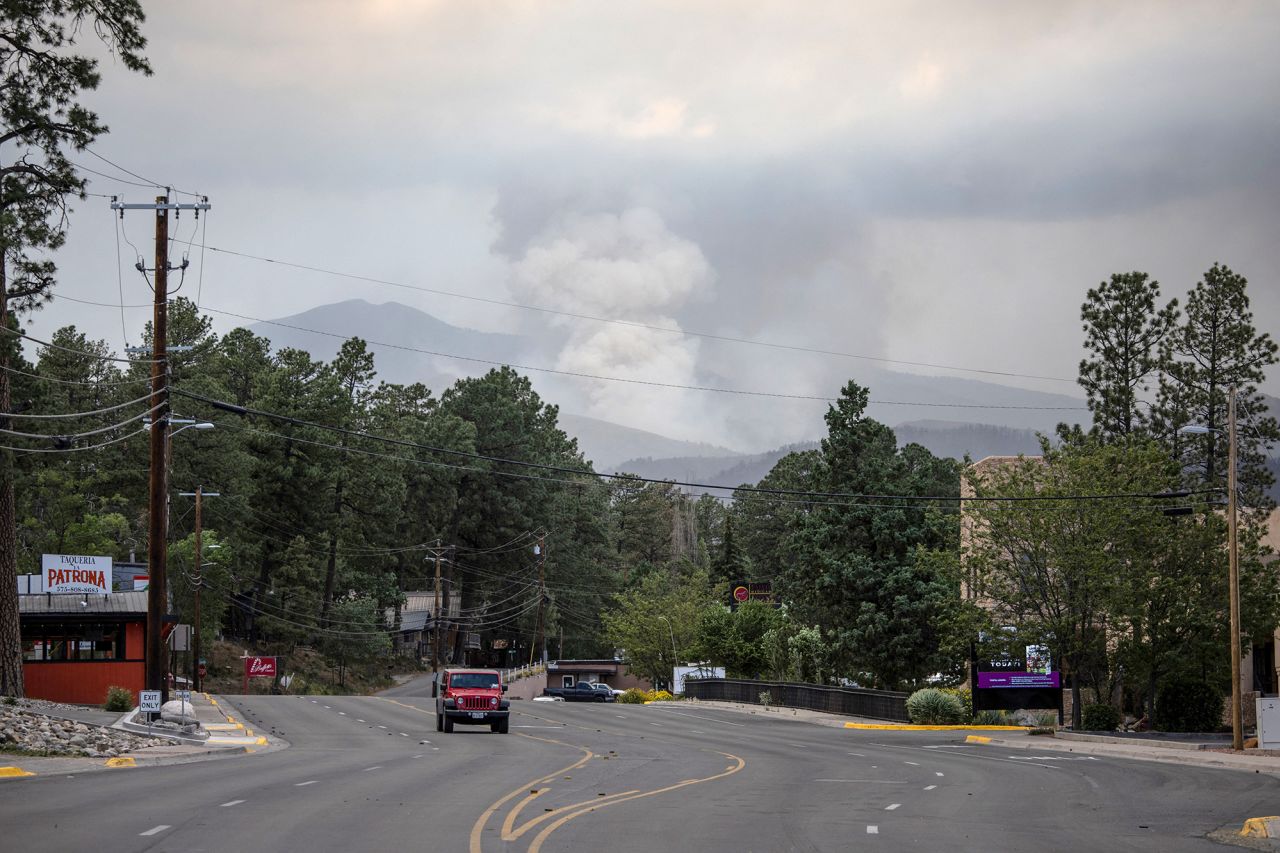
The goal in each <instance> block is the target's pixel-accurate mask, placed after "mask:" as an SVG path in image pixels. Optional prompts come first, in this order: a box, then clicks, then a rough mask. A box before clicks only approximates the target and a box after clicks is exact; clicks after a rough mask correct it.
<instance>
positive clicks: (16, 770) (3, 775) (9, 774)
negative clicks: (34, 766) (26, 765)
mask: <svg viewBox="0 0 1280 853" xmlns="http://www.w3.org/2000/svg"><path fill="white" fill-rule="evenodd" d="M34 775H36V774H34V773H32V772H31V771H30V770H23V769H22V768H21V767H0V779H9V778H14V777H17V776H34Z"/></svg>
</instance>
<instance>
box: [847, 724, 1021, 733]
mask: <svg viewBox="0 0 1280 853" xmlns="http://www.w3.org/2000/svg"><path fill="white" fill-rule="evenodd" d="M844 727H845V728H846V729H864V730H869V731H877V732H1025V731H1027V730H1028V729H1029V728H1031V727H1030V726H979V725H972V726H916V725H911V724H909V723H845V724H844Z"/></svg>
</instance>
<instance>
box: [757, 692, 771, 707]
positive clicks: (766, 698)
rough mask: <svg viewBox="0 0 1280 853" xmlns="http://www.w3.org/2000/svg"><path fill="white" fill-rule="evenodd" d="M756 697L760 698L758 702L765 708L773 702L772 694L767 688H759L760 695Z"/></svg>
mask: <svg viewBox="0 0 1280 853" xmlns="http://www.w3.org/2000/svg"><path fill="white" fill-rule="evenodd" d="M757 698H758V699H759V700H760V704H761V705H764V706H765V707H766V708H768V707H769V706H770V705H772V704H773V694H772V693H770V692H769V691H768V690H761V691H760V695H759V696H758V697H757Z"/></svg>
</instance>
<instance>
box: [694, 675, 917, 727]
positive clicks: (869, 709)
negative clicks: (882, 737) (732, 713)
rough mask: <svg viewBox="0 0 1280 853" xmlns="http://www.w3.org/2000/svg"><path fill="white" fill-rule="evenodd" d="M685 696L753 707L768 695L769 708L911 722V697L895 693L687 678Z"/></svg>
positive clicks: (766, 682)
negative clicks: (908, 700)
mask: <svg viewBox="0 0 1280 853" xmlns="http://www.w3.org/2000/svg"><path fill="white" fill-rule="evenodd" d="M684 693H685V695H686V696H690V697H692V698H694V699H708V700H717V701H721V702H746V703H750V704H753V705H759V704H761V702H760V696H761V694H763V693H768V694H769V700H768V703H769V704H770V705H777V706H780V707H784V708H807V709H809V710H810V711H826V712H827V713H830V714H845V715H847V716H850V717H867V718H869V719H873V720H889V721H892V722H901V723H907V722H910V721H911V718H910V717H908V716H907V696H909V695H910V694H908V693H899V692H897V691H894V690H865V689H862V688H859V687H823V686H821V685H818V684H796V683H793V682H788V681H752V680H748V679H739V678H686V679H685V682H684Z"/></svg>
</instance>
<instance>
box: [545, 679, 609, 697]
mask: <svg viewBox="0 0 1280 853" xmlns="http://www.w3.org/2000/svg"><path fill="white" fill-rule="evenodd" d="M542 695H543V696H558V697H559V698H561V699H563V700H564V701H566V702H612V701H613V691H612V690H610V689H608V688H607V687H606V688H599V687H592V686H591V685H590V684H588V683H587V682H585V681H579V682H578V683H577V684H575V685H574V686H573V687H547V688H545V689H543V691H542Z"/></svg>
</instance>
